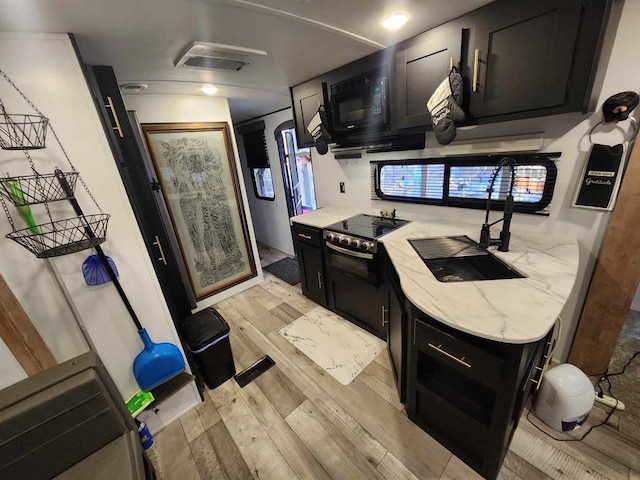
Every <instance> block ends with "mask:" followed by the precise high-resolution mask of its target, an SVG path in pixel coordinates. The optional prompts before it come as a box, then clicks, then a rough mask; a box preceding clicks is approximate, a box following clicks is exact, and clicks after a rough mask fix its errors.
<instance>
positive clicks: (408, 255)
mask: <svg viewBox="0 0 640 480" xmlns="http://www.w3.org/2000/svg"><path fill="white" fill-rule="evenodd" d="M358 213H362V211H361V210H356V209H344V208H336V207H326V208H323V209H320V210H316V211H315V212H312V213H309V214H306V215H302V216H298V217H295V219H293V221H295V222H297V223H301V224H306V225H311V226H314V227H318V228H323V227H326V226H327V225H329V224H331V223H335V222H337V221H340V220H343V219H346V218H348V217H350V216H352V215H355V214H358ZM499 231H500V226H499V225H497V226H494V227H493V229H492V236H493V237H496V236H497V235H498V233H499ZM455 235H467V236H468V237H469V238H471V239H472V240H474V241H477V240H478V238H479V236H480V225H469V224H452V223H445V222H439V221H434V222H424V221H415V220H414V221H412V222H411V223H409V224H407V225H404V226H403V227H400V228H398V229H396V230H394V231H393V232H391V233H389V234H387V235H384V236H383V237H380V238H379V239H378V241H379V242H381V243H383V244H384V246H385V248H386V250H387V252H388V254H389V257H390V259H391V262H392V263H393V266H394V268H395V270H396V272H397V273H398V277H399V279H400V286H401V288H402V291H403V292H404V294H405V295H406V296H407V298H408V299H409V301H410V302H411V303H412V304H413V305H415V306H416V307H417V308H418V309H420V310H421V311H423V312H424V313H425V314H427V315H429V316H430V317H432V318H434V319H435V320H438V321H440V322H442V323H444V324H446V325H449V326H451V327H453V328H456V329H458V330H461V331H463V332H467V333H470V334H472V335H475V336H478V337H482V338H487V339H490V340H496V341H499V342H505V343H529V342H534V341H537V340H540V339H541V338H543V337H544V336H545V335H546V334H547V333H548V332H549V330H551V328H552V327H553V325H554V323H555V321H556V319H557V317H558V315H559V314H560V312H561V310H562V308H563V307H564V305H565V303H566V301H567V298H568V297H569V295H570V293H571V291H572V289H573V285H574V283H575V280H576V274H577V272H578V260H579V252H578V244H577V242H576V240H575V239H573V238H566V237H565V238H562V237H559V236H557V235H553V236H551V235H541V234H539V233H530V232H519V231H518V228H517V227H514V226H513V225H512V227H511V241H510V245H509V251H508V252H499V251H497V249H496V248H495V247H492V248H490V251H491V252H492V253H493V254H494V255H496V256H498V257H500V258H501V259H502V260H504V261H505V262H507V263H508V264H509V265H511V266H513V267H514V268H515V269H516V270H518V271H519V272H520V273H522V274H524V275H526V278H517V279H508V280H484V281H477V282H449V283H443V282H439V281H438V280H436V278H435V277H434V276H433V274H432V273H431V272H430V271H429V269H428V268H427V267H426V265H425V264H424V263H423V261H422V260H421V259H420V257H419V256H418V254H417V253H416V252H415V250H414V249H413V247H412V246H411V244H410V243H409V242H408V241H407V240H408V239H419V238H432V237H441V236H455Z"/></svg>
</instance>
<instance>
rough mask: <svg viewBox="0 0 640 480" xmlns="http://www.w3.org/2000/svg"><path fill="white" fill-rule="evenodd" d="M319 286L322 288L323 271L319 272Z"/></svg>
mask: <svg viewBox="0 0 640 480" xmlns="http://www.w3.org/2000/svg"><path fill="white" fill-rule="evenodd" d="M318 288H322V273H320V272H318Z"/></svg>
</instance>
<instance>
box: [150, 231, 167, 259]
mask: <svg viewBox="0 0 640 480" xmlns="http://www.w3.org/2000/svg"><path fill="white" fill-rule="evenodd" d="M155 237H156V241H155V242H153V244H154V245H157V246H158V250H160V258H159V259H158V260H161V261H162V263H164V264H165V265H166V264H167V259H166V258H165V256H164V250H163V249H162V245H161V244H160V239H159V238H158V236H157V235H155Z"/></svg>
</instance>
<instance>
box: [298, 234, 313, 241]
mask: <svg viewBox="0 0 640 480" xmlns="http://www.w3.org/2000/svg"><path fill="white" fill-rule="evenodd" d="M298 236H299V237H302V238H306V239H307V240H311V235H305V234H304V233H299V234H298Z"/></svg>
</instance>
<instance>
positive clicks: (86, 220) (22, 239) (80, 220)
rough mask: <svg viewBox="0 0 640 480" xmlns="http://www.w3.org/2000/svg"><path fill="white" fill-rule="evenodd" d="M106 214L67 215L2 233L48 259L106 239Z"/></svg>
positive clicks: (82, 248) (91, 245)
mask: <svg viewBox="0 0 640 480" xmlns="http://www.w3.org/2000/svg"><path fill="white" fill-rule="evenodd" d="M109 217H110V215H108V214H106V213H100V214H96V215H84V216H80V217H73V218H67V219H64V220H57V221H54V222H49V223H43V224H40V225H35V226H32V227H27V228H22V229H20V230H14V231H13V232H11V233H9V234H7V235H6V237H7V238H9V239H11V240H13V241H14V242H17V243H18V244H20V245H22V246H23V247H24V248H26V249H27V250H29V251H30V252H31V253H33V254H34V255H35V256H36V257H38V258H52V257H59V256H61V255H68V254H70V253H76V252H80V251H82V250H86V249H88V248H93V247H95V246H97V245H100V244H101V243H103V242H104V241H105V240H106V239H107V224H108V222H109Z"/></svg>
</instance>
